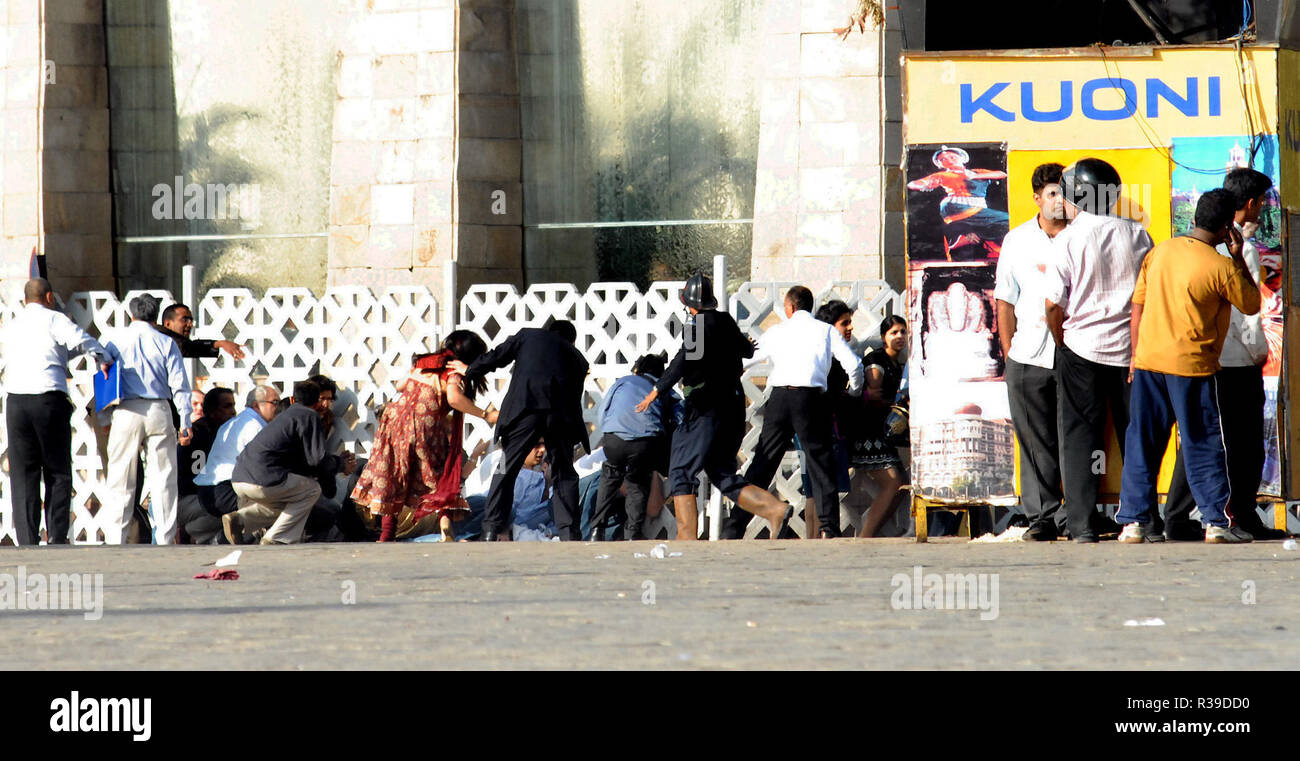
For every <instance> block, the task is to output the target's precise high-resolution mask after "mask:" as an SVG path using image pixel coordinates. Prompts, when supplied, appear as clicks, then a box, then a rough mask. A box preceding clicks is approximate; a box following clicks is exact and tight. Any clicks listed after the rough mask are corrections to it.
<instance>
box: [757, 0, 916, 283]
mask: <svg viewBox="0 0 1300 761" xmlns="http://www.w3.org/2000/svg"><path fill="white" fill-rule="evenodd" d="M854 7H855V4H854V3H849V2H845V0H771V1H770V2H769V4H768V6H767V8H766V16H765V19H764V26H763V48H764V50H765V51H766V52H765V54H764V56H763V60H764V70H763V73H762V80H763V81H762V84H761V91H760V92H761V94H760V97H761V105H760V115H759V149H758V169H757V177H756V180H757V182H756V191H755V199H754V243H753V249H752V252H753V259H752V265H751V277H752V278H753V279H754V280H798V281H803V282H808V283H809V284H811V285H813V286H819V285H823V284H825V283H826V282H829V281H831V280H855V279H863V278H879V277H882V276H884V275H885V273H886V270H887V268H886V266H885V264H884V262H885V260H886V259H887V258H889V257H890V256H892V253H893V252H892V250H891V249H890V248H889V246H885V247H884V248H883V250H884V251H885V256H882V239H881V230H882V225H881V222H882V215H883V214H884V213H885V212H886V210H887V208H889V207H888V205H887V204H886V203H882V186H883V185H884V184H885V180H886V177H887V176H888V170H887V169H884V168H882V164H883V165H884V167H888V166H890V165H893V166H897V164H898V163H899V159H898V157H897V156H885V157H883V158H882V150H881V141H882V132H886V131H885V130H882V122H883V121H885V118H886V114H883V113H882V108H881V104H882V100H883V99H884V98H885V92H886V90H887V89H888V87H889V82H890V80H891V78H892V82H893V84H894V87H895V92H896V91H897V90H896V88H897V83H898V70H897V69H898V65H897V61H896V60H895V61H894V62H893V63H892V65H891V64H889V63H888V61H889V59H890V58H891V57H893V58H896V57H897V50H894V51H891V52H890V53H889V54H888V55H886V56H884V58H885V60H886V62H887V63H886V65H885V66H884V67H883V68H882V66H881V58H882V56H881V44H882V38H883V37H884V35H883V34H882V31H881V30H873V29H868V30H867V32H866V33H865V34H863V33H861V32H858V31H857V30H856V29H855V30H854V31H853V32H852V33H850V34H849V36H848V38H847V39H845V40H840V39H839V38H838V37H837V35H836V34H835V32H834V31H833V30H834V29H835V28H837V27H843V26H845V24H846V23H847V21H848V17H849V13H850V11H852V10H853V8H854ZM891 39H892V38H891ZM891 72H892V75H891ZM890 113H891V114H892V113H894V112H890ZM898 126H900V127H901V122H899V124H898ZM896 135H901V130H900V131H899V132H897V133H895V134H886V135H885V136H886V138H887V139H886V142H887V143H888V142H889V138H891V137H892V138H893V139H895V140H896V139H897V137H896ZM886 147H887V148H889V150H890V151H893V152H896V153H898V154H900V155H901V147H898V146H889V145H887V146H886ZM899 209H900V212H901V206H900V207H899ZM899 216H900V218H901V213H900V214H899ZM899 230H900V232H901V225H900V227H899ZM897 253H898V256H899V258H900V261H901V256H902V250H901V247H900V248H899V250H898V252H897ZM899 269H900V272H901V267H900V268H899ZM895 285H896V286H897V287H900V288H901V287H902V279H901V277H900V278H899V279H898V282H897V283H895Z"/></svg>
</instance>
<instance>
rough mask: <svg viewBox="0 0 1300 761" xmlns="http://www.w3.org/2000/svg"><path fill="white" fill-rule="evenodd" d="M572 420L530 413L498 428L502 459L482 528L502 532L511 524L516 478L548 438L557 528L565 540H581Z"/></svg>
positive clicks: (547, 457)
mask: <svg viewBox="0 0 1300 761" xmlns="http://www.w3.org/2000/svg"><path fill="white" fill-rule="evenodd" d="M571 427H572V423H570V422H567V421H561V420H559V419H557V418H556V417H554V416H553V415H551V414H549V413H547V412H532V413H527V414H525V415H523V416H521V417H520V418H518V419H517V420H512V421H511V422H510V425H509V426H508V427H507V428H506V429H503V430H501V431H500V432H499V436H500V439H501V450H502V451H501V459H500V460H499V461H498V462H497V467H496V470H495V471H493V473H492V485H491V487H489V489H488V498H487V507H486V509H485V511H484V514H483V531H484V532H487V531H494V532H497V533H502V532H504V531H507V530H509V528H510V512H511V510H512V509H513V507H514V503H515V478H516V477H517V476H518V475H519V471H520V469H521V468H523V466H524V460H526V459H527V458H528V453H529V452H531V451H532V450H533V447H535V446H537V442H538V441H542V440H545V441H546V462H547V464H548V465H549V466H550V471H551V512H552V513H553V514H554V515H555V531H556V533H557V534H558V535H559V537H560V539H562V540H564V541H581V539H582V533H581V523H580V521H581V520H582V506H581V505H580V504H579V503H578V472H577V471H576V470H574V469H573V447H574V446H576V445H577V443H578V442H576V441H573V440H572V436H571V435H570V433H569V430H570V428H571Z"/></svg>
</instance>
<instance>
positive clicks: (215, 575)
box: [194, 568, 239, 581]
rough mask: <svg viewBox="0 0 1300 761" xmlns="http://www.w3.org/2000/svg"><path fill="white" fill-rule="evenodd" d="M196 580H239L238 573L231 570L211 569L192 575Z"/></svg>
mask: <svg viewBox="0 0 1300 761" xmlns="http://www.w3.org/2000/svg"><path fill="white" fill-rule="evenodd" d="M194 578H196V579H212V580H213V581H235V580H236V579H238V578H239V571H236V570H235V569H233V568H213V569H212V570H211V571H204V572H203V573H196V574H194Z"/></svg>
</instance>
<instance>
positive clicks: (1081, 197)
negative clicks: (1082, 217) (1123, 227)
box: [1061, 159, 1123, 215]
mask: <svg viewBox="0 0 1300 761" xmlns="http://www.w3.org/2000/svg"><path fill="white" fill-rule="evenodd" d="M1122 189H1123V188H1122V186H1121V185H1120V179H1119V172H1116V171H1115V167H1113V166H1111V165H1110V164H1107V163H1106V162H1105V161H1102V160H1101V159H1079V160H1078V161H1076V162H1074V163H1073V164H1071V165H1069V166H1068V167H1066V168H1065V171H1064V172H1062V173H1061V193H1062V194H1063V195H1064V196H1065V200H1066V201H1068V202H1069V203H1071V204H1074V205H1075V206H1077V207H1079V209H1080V210H1082V211H1086V212H1088V213H1089V214H1105V215H1109V214H1110V213H1111V209H1113V208H1114V207H1115V204H1116V203H1117V202H1118V201H1119V195H1120V191H1121V190H1122Z"/></svg>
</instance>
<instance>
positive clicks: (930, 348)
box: [909, 263, 1006, 381]
mask: <svg viewBox="0 0 1300 761" xmlns="http://www.w3.org/2000/svg"><path fill="white" fill-rule="evenodd" d="M994 275H995V267H994V265H993V264H964V265H960V264H952V265H949V264H939V263H935V264H928V265H923V266H917V267H914V268H913V269H912V272H911V283H910V288H911V294H910V299H909V305H910V309H911V310H912V314H911V325H912V333H913V335H912V344H911V345H912V357H913V362H914V365H915V366H914V367H913V368H912V371H911V372H912V374H913V375H912V377H914V378H919V379H921V380H925V379H928V378H944V379H947V380H952V381H998V380H1001V379H1002V375H1003V369H1004V368H1005V366H1006V360H1005V358H1004V357H1003V356H1002V346H1001V344H999V343H998V340H997V309H996V308H995V306H994V303H993V281H994Z"/></svg>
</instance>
